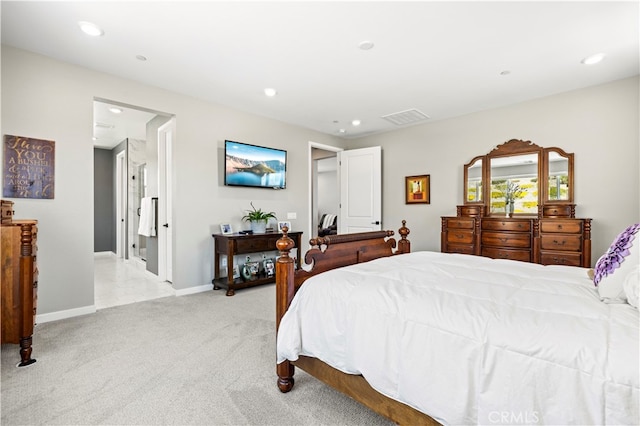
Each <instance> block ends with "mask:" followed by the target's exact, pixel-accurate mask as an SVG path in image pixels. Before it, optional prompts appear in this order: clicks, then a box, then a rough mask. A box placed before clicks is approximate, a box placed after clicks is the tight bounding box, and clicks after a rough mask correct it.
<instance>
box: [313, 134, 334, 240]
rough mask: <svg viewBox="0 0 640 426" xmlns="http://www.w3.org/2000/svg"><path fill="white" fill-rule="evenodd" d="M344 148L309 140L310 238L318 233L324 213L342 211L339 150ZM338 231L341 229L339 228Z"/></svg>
mask: <svg viewBox="0 0 640 426" xmlns="http://www.w3.org/2000/svg"><path fill="white" fill-rule="evenodd" d="M340 151H342V148H338V147H335V146H331V145H323V144H319V143H316V142H309V171H310V176H309V194H310V197H309V212H310V214H311V217H310V218H309V224H310V226H311V228H310V229H309V234H308V235H309V236H310V237H309V238H311V236H317V235H318V226H319V225H320V220H321V219H322V217H323V215H324V214H332V215H336V216H337V215H338V214H339V211H340V176H339V167H338V152H340ZM338 232H340V230H339V229H338Z"/></svg>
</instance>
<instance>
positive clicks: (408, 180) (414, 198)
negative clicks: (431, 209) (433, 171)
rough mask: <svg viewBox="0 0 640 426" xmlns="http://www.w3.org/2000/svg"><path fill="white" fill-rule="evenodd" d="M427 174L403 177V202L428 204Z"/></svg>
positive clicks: (428, 181) (428, 177)
mask: <svg viewBox="0 0 640 426" xmlns="http://www.w3.org/2000/svg"><path fill="white" fill-rule="evenodd" d="M430 180H431V179H430V176H429V175H419V176H407V177H405V178H404V192H405V194H406V195H405V204H429V203H430V200H429V196H430V194H429V192H430V191H429V184H430Z"/></svg>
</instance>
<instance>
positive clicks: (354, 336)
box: [276, 222, 640, 424]
mask: <svg viewBox="0 0 640 426" xmlns="http://www.w3.org/2000/svg"><path fill="white" fill-rule="evenodd" d="M638 229H640V226H639V227H638ZM399 233H400V236H401V239H400V240H399V241H398V242H397V244H396V241H395V239H394V238H392V236H393V234H394V233H393V232H392V231H380V232H372V233H363V234H347V235H332V236H329V237H324V238H315V239H312V240H311V241H310V244H311V245H312V248H311V249H310V250H309V251H308V252H307V254H306V255H305V263H306V264H309V265H312V267H311V269H309V270H299V271H297V272H295V271H294V267H293V260H292V259H291V258H290V257H289V256H288V251H289V250H290V249H291V248H292V247H293V242H292V241H291V240H290V239H288V237H287V236H286V234H285V235H284V236H283V238H282V239H280V240H279V241H278V243H277V245H278V249H279V250H280V252H281V254H282V256H281V257H280V258H279V260H278V262H277V265H276V269H277V271H276V293H277V295H276V299H277V302H276V303H277V306H276V319H277V321H276V323H277V329H278V335H277V367H276V369H277V374H278V387H279V389H280V390H281V391H282V392H288V391H290V390H291V389H292V388H293V385H294V371H295V370H294V369H295V367H298V368H302V369H303V370H305V371H306V372H308V373H309V374H311V375H313V376H315V377H317V378H319V379H320V380H322V381H324V382H325V383H328V384H329V385H331V386H333V387H335V388H336V389H338V390H339V391H341V392H344V393H346V394H348V395H349V396H351V397H352V398H354V399H356V400H358V401H360V402H362V403H363V404H365V405H366V406H368V407H369V408H371V409H372V410H374V411H376V412H378V413H380V414H382V415H384V416H386V417H388V418H389V419H391V420H393V421H395V422H396V423H399V424H439V423H441V424H638V423H640V415H639V409H638V401H639V399H640V385H639V381H640V380H639V375H640V373H639V366H638V364H639V362H638V360H639V359H640V356H639V337H638V335H639V325H638V322H639V321H638V310H637V309H636V307H637V306H636V307H633V306H631V305H630V304H628V303H622V302H620V303H616V302H615V301H614V303H604V302H603V297H601V294H599V290H598V288H596V287H595V286H594V284H593V279H592V278H591V277H590V276H589V275H588V272H589V270H588V269H587V268H579V267H567V266H543V265H539V264H533V263H526V262H518V261H512V260H500V259H489V258H485V257H480V256H471V255H465V254H447V253H438V252H414V253H412V252H411V251H410V243H409V241H408V239H407V236H408V234H409V230H408V229H407V228H406V226H405V223H404V222H403V226H402V228H400V230H399ZM639 235H640V233H639ZM636 246H640V244H637V245H636ZM635 255H637V253H635V254H634V256H635ZM599 263H600V261H599ZM631 264H632V262H631V261H628V262H627V263H626V264H625V265H624V266H625V268H626V267H627V266H631ZM596 266H597V265H596ZM635 270H637V269H635ZM637 279H638V276H637V274H636V275H635V280H636V281H637ZM303 284H304V285H303ZM636 305H637V302H636Z"/></svg>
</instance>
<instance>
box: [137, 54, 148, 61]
mask: <svg viewBox="0 0 640 426" xmlns="http://www.w3.org/2000/svg"><path fill="white" fill-rule="evenodd" d="M136 59H137V60H139V61H142V62H144V61H146V60H147V57H146V56H144V55H136Z"/></svg>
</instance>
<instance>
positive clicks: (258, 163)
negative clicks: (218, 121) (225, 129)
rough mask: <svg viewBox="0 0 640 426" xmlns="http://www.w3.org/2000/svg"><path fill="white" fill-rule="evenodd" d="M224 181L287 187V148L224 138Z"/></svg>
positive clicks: (233, 184)
mask: <svg viewBox="0 0 640 426" xmlns="http://www.w3.org/2000/svg"><path fill="white" fill-rule="evenodd" d="M224 158H225V159H224V169H225V171H224V184H225V185H228V186H251V187H257V188H273V189H284V188H286V186H287V151H284V150H282V149H275V148H267V147H264V146H257V145H250V144H246V143H241V142H234V141H229V140H226V141H224Z"/></svg>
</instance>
